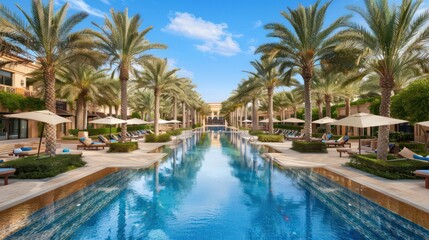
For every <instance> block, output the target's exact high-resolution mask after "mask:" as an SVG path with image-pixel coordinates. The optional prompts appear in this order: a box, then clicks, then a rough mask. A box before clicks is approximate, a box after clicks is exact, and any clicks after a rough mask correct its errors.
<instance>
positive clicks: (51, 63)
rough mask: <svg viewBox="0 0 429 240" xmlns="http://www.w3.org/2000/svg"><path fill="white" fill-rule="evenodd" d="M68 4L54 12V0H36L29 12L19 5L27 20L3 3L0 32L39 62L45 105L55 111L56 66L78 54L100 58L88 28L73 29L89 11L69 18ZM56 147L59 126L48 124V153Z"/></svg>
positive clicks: (0, 11)
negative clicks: (87, 30)
mask: <svg viewBox="0 0 429 240" xmlns="http://www.w3.org/2000/svg"><path fill="white" fill-rule="evenodd" d="M68 6H69V5H68V4H67V3H66V4H64V5H63V6H61V7H60V8H59V9H58V11H54V0H50V1H49V2H48V3H47V4H46V5H44V4H43V1H42V0H33V1H32V2H31V11H30V13H27V12H25V11H24V10H23V9H22V8H21V7H20V6H19V5H17V7H18V9H19V11H20V12H21V13H22V14H23V15H24V19H21V18H20V17H19V16H18V15H16V14H14V13H13V12H11V11H10V10H9V9H7V8H6V7H4V6H3V5H0V35H1V36H3V37H4V39H5V40H7V41H8V42H9V43H10V44H12V45H14V46H18V47H19V48H20V49H23V50H25V52H26V53H27V55H26V57H28V58H30V59H31V60H32V61H38V62H39V63H40V65H41V70H42V73H43V79H44V84H45V87H44V89H45V94H44V96H45V107H46V109H47V110H49V111H51V112H54V113H55V112H56V108H55V106H56V97H55V74H56V72H57V69H58V68H59V67H61V66H65V65H67V64H69V63H70V62H72V61H73V60H75V59H76V57H78V56H82V57H84V58H86V59H90V60H94V61H96V60H99V59H100V56H99V55H97V53H94V52H92V51H90V49H91V48H92V45H93V43H92V40H91V39H90V38H89V37H88V35H87V34H86V31H79V32H72V30H73V29H74V27H75V26H76V25H77V24H78V23H80V22H81V21H82V20H83V19H85V18H86V17H87V15H88V14H86V13H84V12H80V13H77V14H73V15H71V16H69V17H67V10H68ZM55 147H56V127H55V126H54V125H50V124H48V125H47V128H46V152H47V153H49V154H51V155H55Z"/></svg>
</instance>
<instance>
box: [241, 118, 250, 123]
mask: <svg viewBox="0 0 429 240" xmlns="http://www.w3.org/2000/svg"><path fill="white" fill-rule="evenodd" d="M243 122H244V123H251V122H252V121H251V120H248V119H246V120H243Z"/></svg>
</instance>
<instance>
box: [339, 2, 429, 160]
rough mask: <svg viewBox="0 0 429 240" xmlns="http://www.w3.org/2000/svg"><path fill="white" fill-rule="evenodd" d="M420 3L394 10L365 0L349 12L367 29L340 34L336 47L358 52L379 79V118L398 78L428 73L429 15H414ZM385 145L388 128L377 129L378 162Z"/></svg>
mask: <svg viewBox="0 0 429 240" xmlns="http://www.w3.org/2000/svg"><path fill="white" fill-rule="evenodd" d="M421 4H422V0H417V1H412V0H403V1H402V3H401V5H400V6H399V7H396V6H391V5H389V2H388V0H366V1H365V8H364V9H362V8H359V7H351V8H350V9H351V10H352V11H354V12H356V13H357V14H359V15H360V16H361V17H362V18H363V19H364V21H365V24H366V25H367V26H368V27H365V26H360V25H358V24H351V25H350V29H349V30H347V31H344V32H342V33H340V37H341V38H342V39H343V40H345V41H344V42H343V44H341V45H340V46H339V48H343V49H347V48H350V47H351V48H354V49H358V50H360V52H361V55H360V56H359V59H360V61H361V62H362V64H363V68H364V69H365V70H366V71H367V73H368V74H369V73H375V74H377V75H378V77H379V86H380V88H381V104H380V115H381V116H385V117H389V116H390V98H391V95H392V91H393V90H394V89H395V79H396V78H397V76H398V75H400V73H403V72H406V71H410V70H411V71H413V72H415V73H419V72H422V70H427V63H428V60H429V55H428V54H427V51H428V49H427V42H428V41H429V29H428V28H427V26H426V23H427V22H428V20H429V12H428V11H424V12H423V13H422V14H420V15H417V14H416V12H417V11H418V10H419V6H420V5H421ZM388 143H389V127H388V126H382V127H379V132H378V151H377V158H378V159H384V160H385V159H387V149H388Z"/></svg>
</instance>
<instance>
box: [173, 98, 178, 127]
mask: <svg viewBox="0 0 429 240" xmlns="http://www.w3.org/2000/svg"><path fill="white" fill-rule="evenodd" d="M173 120H176V121H177V98H176V97H173ZM174 128H177V123H175V124H174Z"/></svg>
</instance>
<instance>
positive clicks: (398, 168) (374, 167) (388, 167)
mask: <svg viewBox="0 0 429 240" xmlns="http://www.w3.org/2000/svg"><path fill="white" fill-rule="evenodd" d="M395 159H396V157H394V156H392V155H389V157H388V160H390V161H385V160H378V159H377V155H375V154H365V155H357V154H356V155H354V156H353V157H352V158H351V160H350V162H349V163H347V164H346V165H347V166H350V167H353V168H356V169H359V170H362V171H364V172H368V173H371V174H374V175H376V176H380V177H384V178H388V179H415V178H418V177H416V176H415V175H414V174H413V172H414V171H416V170H418V169H429V162H422V161H417V160H408V159H407V160H398V161H392V160H395Z"/></svg>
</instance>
